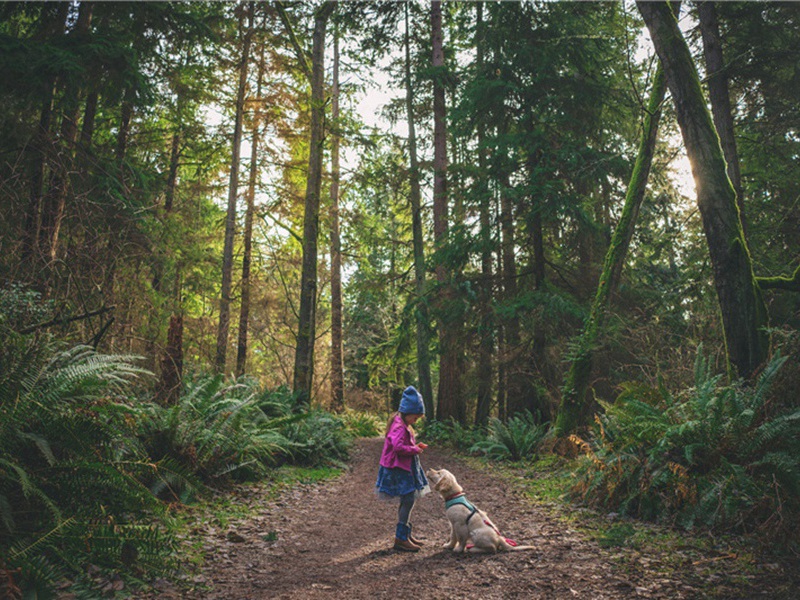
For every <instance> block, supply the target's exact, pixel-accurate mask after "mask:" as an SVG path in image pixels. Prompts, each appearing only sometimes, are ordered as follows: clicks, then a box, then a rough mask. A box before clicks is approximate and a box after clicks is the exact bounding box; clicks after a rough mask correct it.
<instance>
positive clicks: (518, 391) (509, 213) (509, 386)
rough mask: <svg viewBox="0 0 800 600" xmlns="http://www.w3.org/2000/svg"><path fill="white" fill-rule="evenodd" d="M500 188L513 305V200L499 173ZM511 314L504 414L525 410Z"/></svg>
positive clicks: (508, 296) (507, 293)
mask: <svg viewBox="0 0 800 600" xmlns="http://www.w3.org/2000/svg"><path fill="white" fill-rule="evenodd" d="M502 178H503V180H502V181H501V191H500V194H501V195H500V228H501V232H502V236H503V238H502V240H501V242H500V244H501V252H502V257H503V301H504V303H505V304H506V305H507V306H508V307H512V306H513V304H514V302H515V301H516V298H517V292H518V288H517V259H516V252H515V246H516V242H515V239H514V203H513V201H512V200H511V196H510V190H511V184H510V182H509V181H508V175H507V174H503V175H502ZM509 310H511V314H510V316H509V317H507V318H506V320H505V323H504V332H505V335H504V341H505V347H504V348H503V353H502V360H503V365H504V367H505V376H506V392H505V393H506V416H507V417H511V416H514V414H516V413H520V412H523V411H525V410H527V409H528V404H527V402H526V401H525V384H524V374H523V373H522V368H521V361H522V358H521V356H520V354H521V346H522V340H521V336H520V327H519V317H518V316H517V312H516V309H515V308H509Z"/></svg>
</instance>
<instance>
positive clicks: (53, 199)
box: [39, 2, 94, 264]
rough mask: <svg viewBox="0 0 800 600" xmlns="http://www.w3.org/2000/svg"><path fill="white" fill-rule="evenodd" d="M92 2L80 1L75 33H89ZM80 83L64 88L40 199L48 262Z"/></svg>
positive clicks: (69, 166) (54, 248)
mask: <svg viewBox="0 0 800 600" xmlns="http://www.w3.org/2000/svg"><path fill="white" fill-rule="evenodd" d="M93 10H94V4H93V3H92V2H82V3H81V5H80V9H79V11H78V21H77V23H76V24H75V30H74V32H73V34H74V35H76V36H84V35H87V34H88V33H89V29H90V27H91V24H92V12H93ZM80 102H81V86H80V85H78V84H77V83H75V82H72V83H70V84H68V85H67V88H66V90H65V91H64V99H63V109H62V111H61V112H62V114H61V134H60V138H61V140H60V144H59V154H60V156H59V157H58V162H57V164H56V166H55V169H54V171H53V173H52V176H51V178H50V184H49V189H48V191H47V194H45V196H44V198H43V200H42V211H41V227H40V240H41V241H40V243H39V247H40V249H41V255H42V256H43V257H44V259H45V261H47V263H48V264H50V263H52V262H53V261H54V260H55V259H56V255H57V253H58V238H59V233H60V231H61V223H62V221H63V219H64V212H65V210H66V203H67V192H68V190H69V183H70V175H71V172H72V170H73V163H74V158H75V144H76V142H77V138H78V115H79V114H80Z"/></svg>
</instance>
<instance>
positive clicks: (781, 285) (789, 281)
mask: <svg viewBox="0 0 800 600" xmlns="http://www.w3.org/2000/svg"><path fill="white" fill-rule="evenodd" d="M756 283H758V287H760V288H761V289H762V290H786V291H787V292H800V266H798V267H797V268H796V269H795V270H794V273H793V274H792V276H791V277H782V276H778V277H756Z"/></svg>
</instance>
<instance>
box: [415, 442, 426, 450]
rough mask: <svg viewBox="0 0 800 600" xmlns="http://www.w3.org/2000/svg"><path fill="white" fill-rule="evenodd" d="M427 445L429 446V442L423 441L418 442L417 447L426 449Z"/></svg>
mask: <svg viewBox="0 0 800 600" xmlns="http://www.w3.org/2000/svg"><path fill="white" fill-rule="evenodd" d="M427 447H428V444H423V443H422V442H420V443H419V444H417V448H419V449H420V450H425V448H427Z"/></svg>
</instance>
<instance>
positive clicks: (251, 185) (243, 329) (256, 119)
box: [236, 43, 264, 377]
mask: <svg viewBox="0 0 800 600" xmlns="http://www.w3.org/2000/svg"><path fill="white" fill-rule="evenodd" d="M263 80H264V44H263V43H262V44H261V57H260V58H259V61H258V79H257V83H256V98H255V100H256V108H255V114H254V115H253V139H252V142H251V149H250V178H249V181H248V183H247V211H246V212H245V215H244V240H243V241H244V253H243V255H242V285H241V287H242V302H241V306H240V308H239V335H238V338H237V342H236V376H237V377H241V376H242V375H244V374H245V372H246V371H247V334H248V327H249V324H250V288H251V285H250V267H251V263H252V256H253V220H254V219H255V212H256V206H255V204H256V182H257V181H258V151H259V145H260V132H259V128H260V127H261V113H262V109H263V106H262V104H261V103H262V99H261V88H262V84H263Z"/></svg>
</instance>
